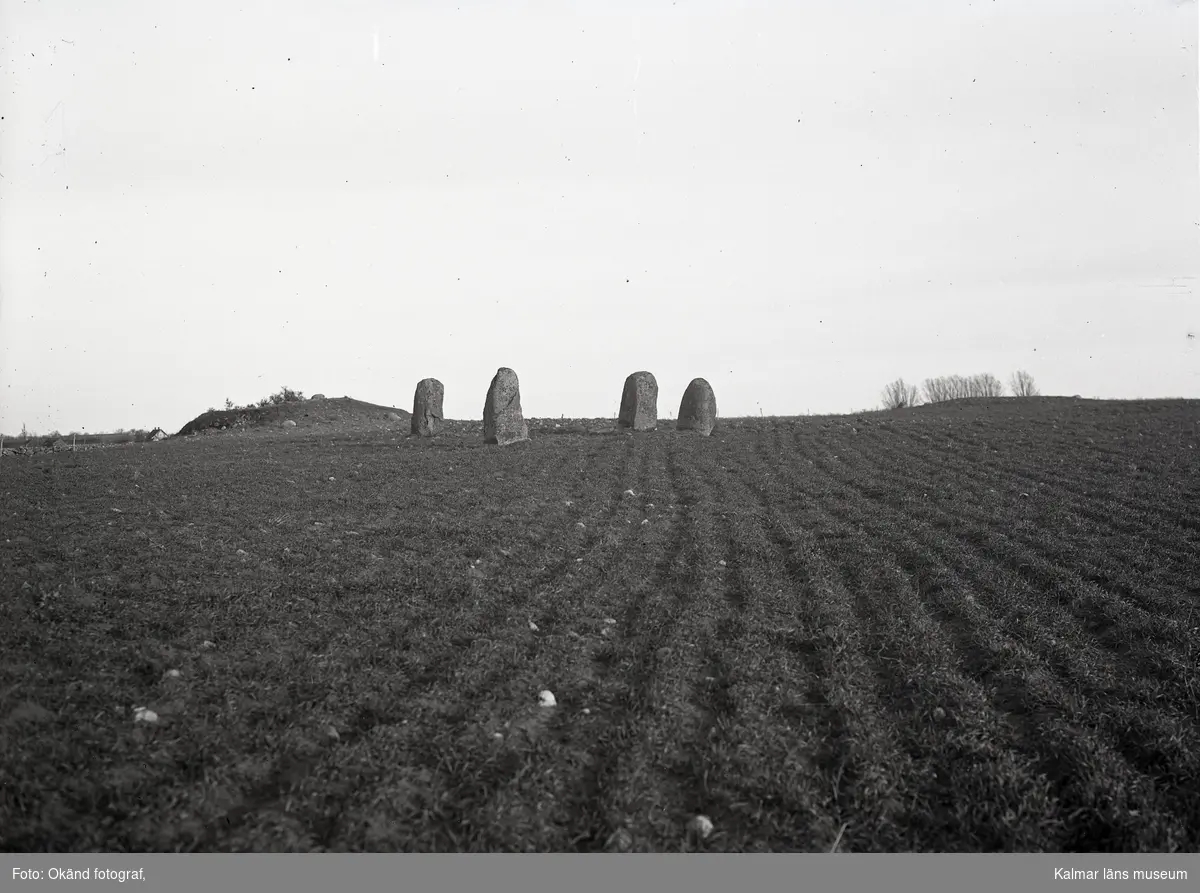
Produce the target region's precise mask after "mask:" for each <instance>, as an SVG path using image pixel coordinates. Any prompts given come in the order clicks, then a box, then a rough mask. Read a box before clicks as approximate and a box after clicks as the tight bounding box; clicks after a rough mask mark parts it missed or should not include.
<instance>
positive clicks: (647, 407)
mask: <svg viewBox="0 0 1200 893" xmlns="http://www.w3.org/2000/svg"><path fill="white" fill-rule="evenodd" d="M617 425H618V426H620V427H622V428H632V429H633V430H634V431H653V430H654V429H655V428H657V427H658V382H657V381H655V380H654V376H653V375H652V374H650V373H649V372H634V373H633V374H632V375H630V376H629V377H628V378H627V379H625V389H624V390H623V391H622V392H621V414H620V415H619V416H618V417H617Z"/></svg>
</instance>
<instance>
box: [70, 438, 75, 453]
mask: <svg viewBox="0 0 1200 893" xmlns="http://www.w3.org/2000/svg"><path fill="white" fill-rule="evenodd" d="M71 452H72V453H73V452H75V435H74V434H72V435H71Z"/></svg>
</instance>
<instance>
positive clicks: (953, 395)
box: [883, 369, 1040, 409]
mask: <svg viewBox="0 0 1200 893" xmlns="http://www.w3.org/2000/svg"><path fill="white" fill-rule="evenodd" d="M1008 385H1009V388H1010V389H1011V390H1012V396H1014V397H1037V396H1038V395H1039V393H1040V392H1039V391H1038V389H1037V385H1036V384H1034V381H1033V376H1032V375H1030V374H1029V373H1028V372H1026V371H1025V370H1024V369H1018V370H1017V371H1016V372H1014V373H1013V374H1012V376H1011V377H1010V378H1009V380H1008ZM1003 396H1004V385H1003V384H1002V383H1001V381H1000V379H998V378H997V377H996V376H994V375H992V374H991V373H990V372H982V373H979V374H977V375H942V376H939V377H938V378H927V379H925V381H923V382H922V383H921V384H920V385H915V384H909V383H908V382H906V381H905V380H904V379H903V378H897V379H896V380H895V381H893V382H892V383H891V384H889V385H888V386H887V387H886V388H884V389H883V408H884V409H903V408H905V407H907V406H918V405H920V404H921V403H922V402H924V403H945V402H946V401H947V400H963V399H966V398H968V397H1003Z"/></svg>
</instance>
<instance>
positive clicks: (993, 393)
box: [969, 372, 1004, 397]
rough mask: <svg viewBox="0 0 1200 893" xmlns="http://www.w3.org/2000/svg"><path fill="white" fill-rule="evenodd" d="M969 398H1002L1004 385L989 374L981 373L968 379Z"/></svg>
mask: <svg viewBox="0 0 1200 893" xmlns="http://www.w3.org/2000/svg"><path fill="white" fill-rule="evenodd" d="M969 390H970V392H971V393H970V396H972V397H1003V396H1004V385H1002V384H1001V383H1000V379H998V378H997V377H996V376H994V375H992V374H991V373H990V372H981V373H979V374H978V375H972V376H971V378H970V385H969Z"/></svg>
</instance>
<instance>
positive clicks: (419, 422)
mask: <svg viewBox="0 0 1200 893" xmlns="http://www.w3.org/2000/svg"><path fill="white" fill-rule="evenodd" d="M445 393H446V389H445V388H443V387H442V383H441V382H440V381H438V380H437V379H436V378H422V379H421V380H420V381H419V382H417V392H416V393H415V394H414V395H413V411H412V433H413V434H416V435H417V436H418V437H433V435H435V434H437V433H438V429H440V428H441V427H442V396H443V395H444V394H445Z"/></svg>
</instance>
